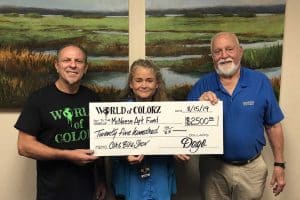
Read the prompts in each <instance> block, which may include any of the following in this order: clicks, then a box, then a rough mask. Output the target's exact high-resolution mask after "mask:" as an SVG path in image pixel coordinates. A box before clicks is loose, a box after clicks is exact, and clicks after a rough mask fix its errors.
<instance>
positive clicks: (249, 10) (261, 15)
mask: <svg viewBox="0 0 300 200" xmlns="http://www.w3.org/2000/svg"><path fill="white" fill-rule="evenodd" d="M176 2H177V3H178V4H179V3H181V4H180V6H179V5H178V6H176V5H174V4H169V5H168V6H169V7H168V6H166V5H163V4H160V3H159V1H157V0H148V1H147V3H148V6H147V8H148V9H147V17H146V33H147V34H146V47H147V49H146V54H147V56H148V57H149V58H151V59H154V60H156V62H157V63H158V65H159V66H160V67H161V68H162V69H166V70H168V71H172V72H174V73H177V74H178V75H180V76H177V77H176V79H180V78H186V77H191V79H190V80H188V79H187V78H186V80H188V81H186V82H182V85H185V88H188V87H187V86H191V85H192V84H193V83H194V82H195V78H194V77H195V76H198V78H200V77H201V76H202V75H203V74H204V73H207V72H210V71H212V70H214V68H213V63H212V59H211V56H210V39H211V37H212V36H213V35H214V34H215V33H217V32H221V31H230V32H234V33H236V34H237V35H238V37H239V39H240V43H241V45H242V47H243V48H244V56H243V60H242V65H243V66H247V67H249V68H252V69H257V70H260V71H262V72H264V73H266V74H267V76H269V78H270V80H271V82H272V85H273V87H274V90H275V93H276V95H277V97H278V95H279V89H280V67H281V63H282V41H283V32H284V14H285V5H284V4H285V2H284V1H280V0H274V1H268V2H267V3H265V2H266V1H261V4H260V3H259V2H258V1H230V0H226V1H218V2H217V1H210V0H202V1H193V0H189V1H185V3H184V1H180V0H177V1H176ZM278 2H279V3H278ZM180 7H181V8H180ZM153 8H155V9H153ZM158 58H159V59H158ZM270 72H271V73H270ZM173 76H174V75H173ZM192 77H193V78H192ZM169 79H171V77H170V78H169ZM177 87H180V85H177ZM181 95H182V96H181V97H179V99H181V98H182V97H184V96H185V95H186V93H183V94H182V93H181ZM176 98H177V97H176Z"/></svg>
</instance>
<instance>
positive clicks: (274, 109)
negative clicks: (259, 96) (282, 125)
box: [264, 78, 284, 125]
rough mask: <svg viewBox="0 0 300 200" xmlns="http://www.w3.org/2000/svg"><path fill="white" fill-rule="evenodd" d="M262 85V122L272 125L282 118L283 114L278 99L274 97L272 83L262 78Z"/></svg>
mask: <svg viewBox="0 0 300 200" xmlns="http://www.w3.org/2000/svg"><path fill="white" fill-rule="evenodd" d="M264 86H265V87H266V88H265V91H267V92H266V101H267V104H266V108H265V115H264V124H265V125H274V124H276V123H278V122H280V121H281V120H283V118H284V115H283V113H282V110H281V109H280V107H279V104H278V101H277V99H276V97H275V94H274V91H273V88H272V85H271V83H270V80H269V79H267V78H266V79H265V80H264Z"/></svg>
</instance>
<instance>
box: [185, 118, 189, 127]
mask: <svg viewBox="0 0 300 200" xmlns="http://www.w3.org/2000/svg"><path fill="white" fill-rule="evenodd" d="M185 125H186V126H189V125H190V117H185Z"/></svg>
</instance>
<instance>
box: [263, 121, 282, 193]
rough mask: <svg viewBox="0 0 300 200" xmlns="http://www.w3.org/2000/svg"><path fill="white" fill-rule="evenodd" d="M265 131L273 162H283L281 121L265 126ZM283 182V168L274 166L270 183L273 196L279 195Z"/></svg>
mask: <svg viewBox="0 0 300 200" xmlns="http://www.w3.org/2000/svg"><path fill="white" fill-rule="evenodd" d="M266 133H267V136H268V139H269V142H270V145H271V148H272V151H273V156H274V162H279V163H283V162H284V157H283V148H284V139H283V131H282V126H281V123H277V124H274V125H272V126H266ZM285 184H286V182H285V174H284V168H282V167H279V166H274V170H273V175H272V179H271V182H270V185H271V187H272V188H273V193H274V194H275V196H277V195H279V194H280V192H282V191H283V189H284V186H285Z"/></svg>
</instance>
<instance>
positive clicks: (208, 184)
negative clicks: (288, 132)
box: [186, 32, 285, 200]
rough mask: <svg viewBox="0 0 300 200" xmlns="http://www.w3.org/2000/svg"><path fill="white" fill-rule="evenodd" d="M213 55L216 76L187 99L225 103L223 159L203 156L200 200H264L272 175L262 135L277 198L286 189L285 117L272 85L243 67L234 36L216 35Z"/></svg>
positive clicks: (195, 88) (205, 79)
mask: <svg viewBox="0 0 300 200" xmlns="http://www.w3.org/2000/svg"><path fill="white" fill-rule="evenodd" d="M211 54H212V59H213V62H214V67H215V72H212V73H209V74H207V75H205V76H204V77H202V78H201V80H199V81H198V82H197V83H196V84H195V85H194V86H193V88H192V89H191V91H190V93H189V95H188V100H200V101H210V102H211V103H212V104H216V103H217V102H218V100H220V101H223V119H224V121H223V125H224V127H223V134H224V135H223V136H224V137H223V138H224V154H223V155H203V156H200V160H199V170H200V187H201V188H200V190H201V195H202V196H201V197H202V198H201V199H202V200H220V199H222V200H227V199H228V200H229V199H230V200H241V199H243V200H245V199H252V200H253V199H261V198H262V195H263V190H264V188H265V183H266V178H267V174H268V173H267V166H266V163H265V161H264V159H263V157H262V155H261V151H262V149H263V147H264V146H265V144H266V140H265V137H264V130H265V131H266V134H267V136H268V139H269V142H270V144H271V147H272V151H273V155H274V169H273V174H272V178H271V182H270V185H271V188H272V190H273V193H274V195H275V196H277V195H279V193H280V192H282V191H283V188H284V186H285V175H284V168H285V161H284V156H283V143H284V141H283V131H282V127H281V123H280V121H281V120H283V118H284V116H283V114H282V111H281V109H280V108H279V105H278V103H277V101H276V98H275V96H274V93H273V89H272V86H271V84H270V81H269V79H268V78H267V77H266V76H265V75H264V74H262V73H260V72H257V71H254V70H250V69H248V68H246V67H242V66H241V59H242V56H243V49H242V47H241V46H240V45H239V41H238V38H237V36H236V35H235V34H233V33H230V32H221V33H218V34H216V35H215V36H213V38H212V40H211ZM186 157H188V156H186Z"/></svg>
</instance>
